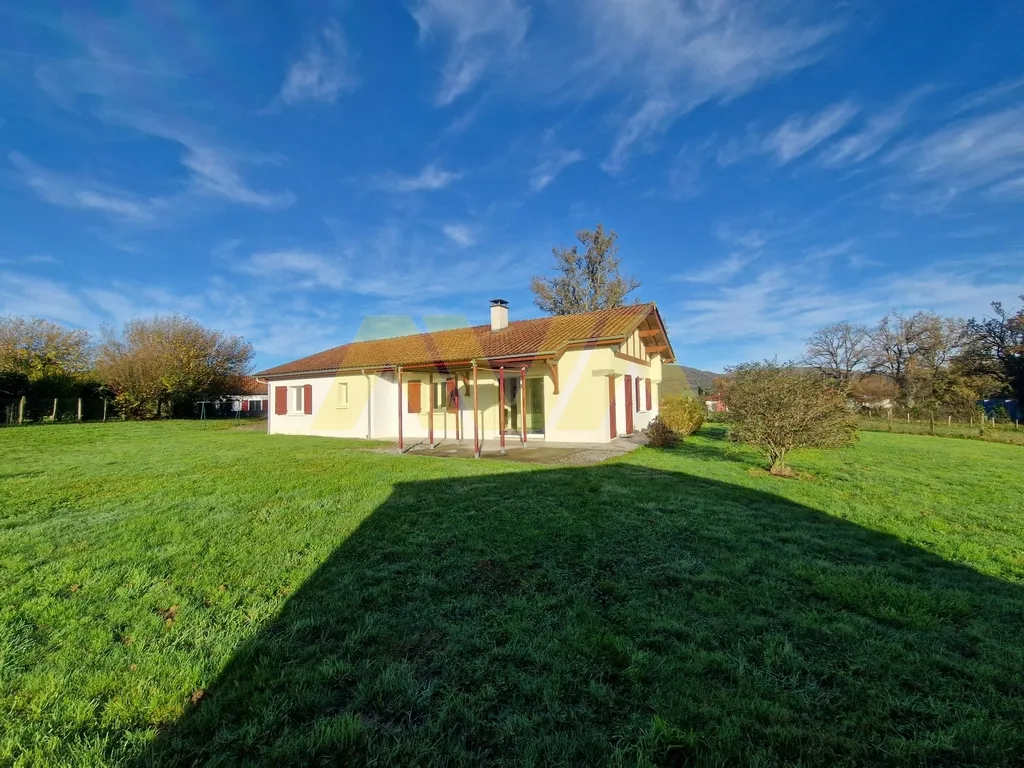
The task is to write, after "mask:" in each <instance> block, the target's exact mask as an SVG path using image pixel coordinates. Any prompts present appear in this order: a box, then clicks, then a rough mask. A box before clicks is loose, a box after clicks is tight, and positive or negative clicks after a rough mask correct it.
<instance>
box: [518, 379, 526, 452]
mask: <svg viewBox="0 0 1024 768" xmlns="http://www.w3.org/2000/svg"><path fill="white" fill-rule="evenodd" d="M519 412H520V413H521V414H522V415H523V419H522V421H523V445H524V446H525V445H526V366H525V365H524V366H523V367H522V368H520V369H519Z"/></svg>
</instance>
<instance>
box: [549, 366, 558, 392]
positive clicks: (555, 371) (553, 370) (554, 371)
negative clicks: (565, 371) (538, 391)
mask: <svg viewBox="0 0 1024 768" xmlns="http://www.w3.org/2000/svg"><path fill="white" fill-rule="evenodd" d="M548 370H549V371H551V381H552V382H553V383H554V385H555V389H554V392H553V393H552V394H555V395H557V394H558V361H557V360H548Z"/></svg>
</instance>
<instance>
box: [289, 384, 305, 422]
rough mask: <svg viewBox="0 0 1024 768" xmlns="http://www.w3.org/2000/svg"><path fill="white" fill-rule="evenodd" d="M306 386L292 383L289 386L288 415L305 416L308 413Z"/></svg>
mask: <svg viewBox="0 0 1024 768" xmlns="http://www.w3.org/2000/svg"><path fill="white" fill-rule="evenodd" d="M305 392H306V388H305V385H304V384H292V385H289V387H288V415H289V416H304V415H305V413H306V409H305V407H304V406H305V402H303V398H304V397H305Z"/></svg>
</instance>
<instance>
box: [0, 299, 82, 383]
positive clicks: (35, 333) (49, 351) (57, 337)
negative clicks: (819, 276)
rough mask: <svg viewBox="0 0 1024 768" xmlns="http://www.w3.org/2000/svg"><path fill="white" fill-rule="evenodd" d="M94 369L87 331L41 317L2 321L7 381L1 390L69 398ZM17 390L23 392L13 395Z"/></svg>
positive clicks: (2, 366)
mask: <svg viewBox="0 0 1024 768" xmlns="http://www.w3.org/2000/svg"><path fill="white" fill-rule="evenodd" d="M91 367H92V346H91V339H90V336H89V332H88V331H83V330H79V329H73V328H65V327H64V326H63V325H58V324H57V323H52V322H50V321H49V320H41V319H39V318H31V319H26V318H23V317H3V318H0V378H2V379H3V381H4V382H5V384H4V386H2V387H0V389H4V390H5V391H7V392H9V393H11V394H27V393H28V392H31V393H32V394H37V395H41V396H47V397H56V396H63V395H70V394H71V393H72V392H73V391H74V390H76V389H77V388H79V387H80V386H81V385H82V383H83V381H84V379H85V376H86V374H87V373H88V372H89V370H90V369H91ZM18 382H20V384H18ZM15 388H18V389H21V390H23V391H19V392H12V391H11V390H13V389H15Z"/></svg>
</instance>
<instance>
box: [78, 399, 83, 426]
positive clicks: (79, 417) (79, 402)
mask: <svg viewBox="0 0 1024 768" xmlns="http://www.w3.org/2000/svg"><path fill="white" fill-rule="evenodd" d="M78 420H79V421H81V420H82V398H78Z"/></svg>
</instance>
